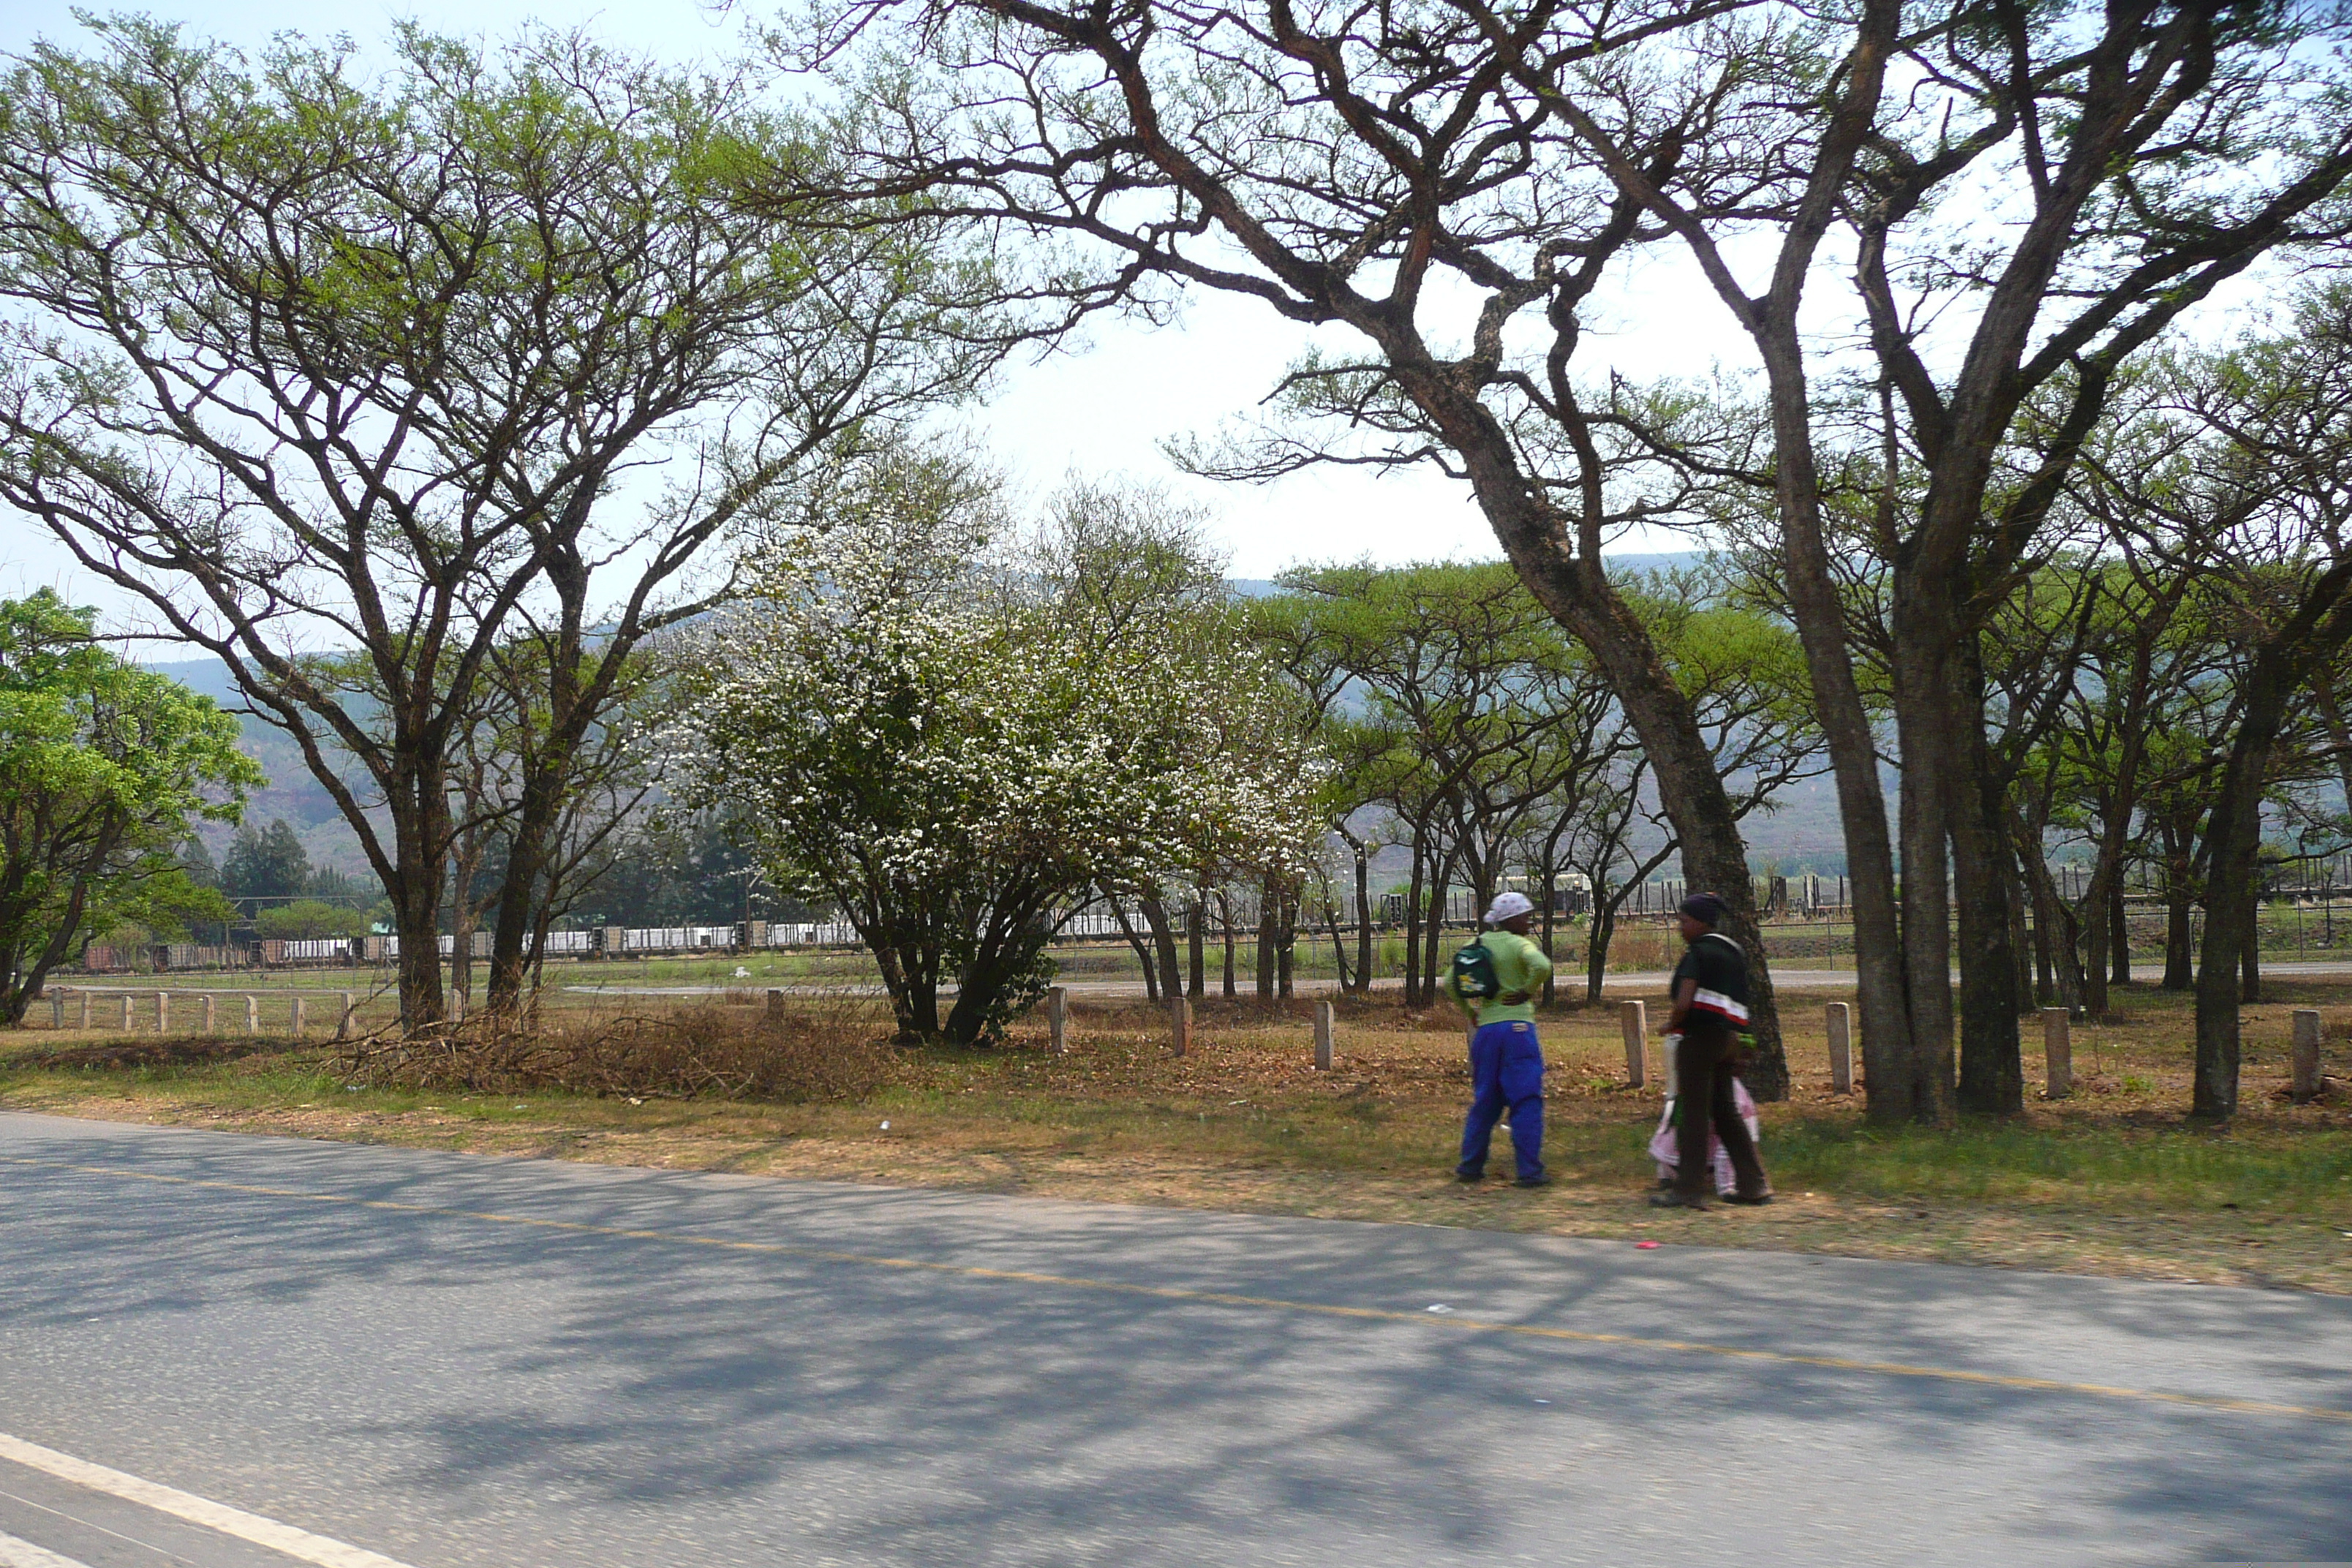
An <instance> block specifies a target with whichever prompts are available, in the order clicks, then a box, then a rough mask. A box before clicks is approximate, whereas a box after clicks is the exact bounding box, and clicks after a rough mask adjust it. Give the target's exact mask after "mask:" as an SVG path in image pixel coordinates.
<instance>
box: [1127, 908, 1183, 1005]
mask: <svg viewBox="0 0 2352 1568" xmlns="http://www.w3.org/2000/svg"><path fill="white" fill-rule="evenodd" d="M1136 901H1137V902H1138V903H1139V904H1140V905H1141V906H1142V909H1143V919H1144V923H1145V924H1146V925H1148V926H1150V929H1151V945H1152V947H1153V948H1154V949H1155V950H1156V951H1157V952H1159V954H1160V995H1162V996H1166V997H1169V998H1171V1000H1172V999H1173V998H1175V997H1177V996H1179V995H1181V994H1182V993H1183V986H1184V974H1183V970H1182V969H1181V967H1180V965H1179V962H1178V960H1177V957H1176V928H1175V927H1174V925H1173V924H1172V923H1171V921H1169V919H1168V906H1167V905H1166V904H1164V903H1162V902H1161V901H1160V893H1159V890H1158V889H1153V890H1152V891H1150V892H1149V893H1146V894H1144V895H1143V896H1142V897H1141V898H1140V899H1139V900H1136Z"/></svg>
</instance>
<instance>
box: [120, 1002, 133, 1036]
mask: <svg viewBox="0 0 2352 1568" xmlns="http://www.w3.org/2000/svg"><path fill="white" fill-rule="evenodd" d="M122 1032H123V1033H124V1034H126V1035H127V1034H129V1033H130V1032H131V993H130V992H128V991H125V992H124V993H123V994H122Z"/></svg>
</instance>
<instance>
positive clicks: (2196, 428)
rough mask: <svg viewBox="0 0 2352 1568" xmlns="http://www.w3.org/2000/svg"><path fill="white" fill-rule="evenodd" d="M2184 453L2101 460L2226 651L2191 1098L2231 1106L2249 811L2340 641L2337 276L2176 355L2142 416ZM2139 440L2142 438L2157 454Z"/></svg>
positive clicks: (2341, 426)
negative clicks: (2282, 324)
mask: <svg viewBox="0 0 2352 1568" xmlns="http://www.w3.org/2000/svg"><path fill="white" fill-rule="evenodd" d="M2156 413H2157V416H2158V418H2159V419H2160V420H2161V423H2162V426H2163V427H2164V428H2165V429H2166V430H2167V431H2168V433H2169V434H2170V436H2171V438H2172V439H2171V441H2170V443H2168V444H2167V443H2152V444H2149V445H2148V446H2147V447H2143V448H2142V449H2143V450H2164V449H2165V448H2166V447H2167V446H2168V445H2169V446H2171V447H2180V448H2185V449H2186V450H2187V452H2188V454H2189V456H2188V459H2187V460H2186V461H2183V462H2180V463H2178V464H2175V463H2174V462H2172V461H2171V460H2169V457H2168V458H2167V460H2165V461H2162V462H2160V463H2157V464H2152V465H2150V466H2149V467H2148V468H2144V469H2141V470H2139V471H2137V472H2133V471H2129V470H2120V469H2114V468H2108V469H2103V471H2102V472H2101V474H2100V479H2101V482H2102V483H2105V484H2110V485H2115V486H2117V487H2118V488H2121V489H2123V490H2124V493H2125V494H2126V497H2127V498H2128V500H2130V502H2131V503H2132V504H2131V505H2130V506H2129V507H2128V508H2120V509H2118V510H2117V512H2116V516H2117V518H2118V520H2119V521H2123V522H2124V523H2125V524H2126V526H2128V527H2130V528H2131V529H2132V530H2133V531H2134V533H2135V534H2136V535H2137V539H2138V541H2139V542H2140V543H2141V544H2142V545H2143V546H2144V547H2145V548H2147V550H2149V551H2150V552H2153V553H2156V554H2158V556H2160V557H2162V558H2165V559H2166V560H2167V561H2168V563H2174V564H2176V565H2177V566H2179V567H2184V568H2192V569H2193V568H2199V567H2201V568H2202V569H2203V570H2205V571H2207V572H2210V574H2212V575H2213V577H2214V579H2215V581H2216V584H2217V587H2219V588H2220V589H2221V593H2220V595H2219V596H2218V605H2217V608H2219V609H2220V610H2221V612H2222V613H2223V614H2226V616H2227V617H2228V623H2227V624H2228V631H2229V635H2230V637H2231V641H2232V642H2233V643H2234V644H2235V645H2236V647H2237V649H2238V653H2237V660H2236V665H2237V668H2236V669H2235V671H2234V679H2233V681H2232V682H2231V688H2232V689H2231V719H2232V720H2233V722H2231V723H2228V724H2226V725H2224V726H2222V727H2221V733H2220V734H2218V735H2217V736H2216V740H2217V742H2219V743H2218V744H2217V745H2216V747H2215V751H2216V752H2218V753H2219V754H2220V756H2221V765H2220V767H2219V770H2218V776H2217V777H2216V778H2215V780H2214V784H2213V786H2212V793H2211V795H2210V805H2209V806H2208V809H2207V810H2206V812H2205V821H2204V828H2203V834H2202V843H2201V846H2200V858H2201V860H2202V862H2203V870H2204V905H2205V930H2204V933H2203V937H2202V941H2201V942H2200V952H2199V961H2198V966H2197V1070H2196V1086H2195V1091H2194V1095H2193V1099H2192V1103H2191V1110H2192V1111H2193V1112H2194V1113H2195V1114H2197V1115H2200V1116H2204V1117H2210V1118H2216V1119H2219V1118H2224V1117H2228V1116H2231V1115H2232V1114H2234V1113H2235V1111H2236V1110H2237V1103H2238V1068H2239V1048H2238V1047H2239V1036H2238V1030H2239V1015H2238V1009H2239V1002H2240V972H2241V965H2242V961H2243V959H2244V956H2245V953H2246V951H2247V948H2248V945H2249V943H2250V942H2251V940H2252V931H2253V921H2254V917H2255V909H2256V900H2257V896H2258V894H2259V891H2260V877H2261V869H2260V865H2259V861H2260V855H2261V851H2262V826H2263V824H2262V814H2263V803H2264V801H2265V799H2266V798H2268V797H2269V795H2270V794H2271V792H2272V790H2273V785H2274V784H2275V783H2276V781H2277V780H2278V779H2279V778H2280V776H2281V775H2282V774H2283V773H2284V772H2286V771H2287V767H2288V763H2289V758H2288V757H2287V756H2286V755H2284V752H2285V751H2286V750H2287V749H2288V747H2287V746H2286V744H2284V742H2286V738H2287V737H2288V735H2289V732H2290V731H2291V728H2292V725H2293V721H2294V718H2295V714H2294V704H2295V702H2296V700H2297V699H2298V697H2299V696H2300V694H2301V693H2303V692H2304V691H2305V689H2307V687H2308V684H2309V683H2310V682H2311V680H2312V679H2313V678H2314V676H2315V674H2317V673H2319V672H2321V671H2324V670H2326V669H2328V668H2330V667H2331V666H2332V665H2334V664H2335V663H2336V661H2337V660H2338V659H2339V658H2341V657H2342V655H2343V653H2344V651H2345V649H2346V647H2347V645H2352V289H2345V288H2343V287H2342V286H2341V285H2337V286H2335V287H2333V288H2330V289H2326V290H2325V291H2323V292H2320V293H2317V294H2315V295H2313V296H2310V297H2308V298H2306V299H2305V300H2302V301H2301V302H2300V303H2299V306H2298V309H2297V310H2296V311H2295V313H2294V318H2293V320H2292V322H2291V324H2290V325H2289V327H2288V329H2287V330H2286V331H2282V332H2278V333H2276V334H2274V335H2261V336H2249V338H2248V339H2247V340H2245V341H2244V342H2241V343H2240V344H2239V345H2238V346H2236V347H2235V348H2234V349H2233V350H2231V352H2229V353H2221V354H2216V355H2211V356H2199V357H2196V358H2184V359H2183V360H2182V361H2180V362H2179V366H2178V369H2177V373H2176V374H2175V375H2174V376H2173V378H2172V394H2171V395H2170V396H2169V397H2168V399H2166V400H2165V405H2164V406H2162V407H2161V408H2160V409H2158V411H2156Z"/></svg>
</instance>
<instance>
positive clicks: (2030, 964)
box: [2001, 847, 2048, 1013]
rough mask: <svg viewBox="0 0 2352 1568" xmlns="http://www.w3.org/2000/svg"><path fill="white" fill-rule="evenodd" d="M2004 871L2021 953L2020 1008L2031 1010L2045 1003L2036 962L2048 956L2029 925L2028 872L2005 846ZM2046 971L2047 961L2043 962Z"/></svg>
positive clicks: (2014, 947)
mask: <svg viewBox="0 0 2352 1568" xmlns="http://www.w3.org/2000/svg"><path fill="white" fill-rule="evenodd" d="M2001 860H2002V866H2001V869H2002V871H2003V873H2004V874H2005V875H2006V876H2007V877H2008V879H2009V942H2010V950H2011V952H2014V953H2016V955H2017V1004H2016V1005H2017V1010H2018V1011H2019V1012H2020V1013H2031V1012H2032V1011H2033V1009H2034V1008H2036V1007H2038V1006H2040V1005H2041V997H2042V993H2041V990H2040V989H2039V988H2038V987H2037V985H2036V984H2035V981H2036V978H2037V977H2036V974H2035V965H2036V963H2037V962H2039V961H2042V960H2043V959H2044V956H2045V955H2043V954H2042V953H2040V952H2037V951H2036V944H2035V942H2034V940H2033V933H2032V931H2031V930H2030V929H2029V928H2028V927H2027V925H2026V918H2025V915H2026V910H2027V907H2028V905H2027V895H2026V891H2025V878H2024V875H2023V874H2022V873H2021V872H2020V871H2019V870H2018V868H2017V853H2016V851H2015V850H2014V849H2013V848H2011V847H2003V849H2002V853H2001ZM2047 970H2048V965H2047V963H2046V962H2043V963H2042V971H2043V973H2047Z"/></svg>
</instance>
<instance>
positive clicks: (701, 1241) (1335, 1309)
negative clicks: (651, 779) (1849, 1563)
mask: <svg viewBox="0 0 2352 1568" xmlns="http://www.w3.org/2000/svg"><path fill="white" fill-rule="evenodd" d="M0 1164H10V1165H26V1166H34V1167H37V1168H40V1169H43V1170H54V1171H71V1172H76V1173H80V1174H83V1175H92V1176H117V1177H121V1178H123V1179H126V1180H129V1181H134V1182H153V1183H158V1184H167V1185H172V1186H183V1187H199V1188H204V1189H205V1190H208V1191H213V1192H224V1193H243V1194H248V1195H250V1196H255V1197H268V1198H291V1199H294V1200H295V1201H297V1202H300V1203H315V1204H331V1205H337V1206H340V1207H346V1208H363V1209H381V1210H383V1211H385V1212H387V1213H391V1214H413V1215H432V1216H436V1217H438V1218H442V1219H467V1220H478V1221H481V1222H483V1223H486V1224H489V1225H520V1226H532V1227H535V1228H537V1229H540V1230H553V1231H564V1232H569V1233H572V1234H574V1235H580V1236H608V1237H618V1238H622V1239H625V1240H629V1241H659V1242H667V1243H669V1244H672V1245H674V1246H679V1247H717V1248H719V1249H721V1250H724V1251H730V1252H756V1253H762V1254H766V1255H768V1256H771V1257H778V1258H808V1259H811V1260H813V1261H815V1262H820V1263H845V1264H853V1265H856V1266H858V1267H862V1268H908V1269H919V1270H923V1271H925V1272H929V1273H933V1274H947V1275H953V1276H956V1277H958V1278H960V1279H1001V1280H1006V1281H1010V1282H1013V1283H1017V1284H1024V1285H1050V1286H1056V1287H1059V1288H1061V1289H1069V1290H1095V1291H1102V1292H1106V1293H1108V1294H1111V1295H1119V1296H1143V1297H1149V1298H1150V1299H1152V1300H1161V1301H1183V1302H1190V1303H1193V1304H1196V1305H1201V1306H1211V1307H1254V1308H1262V1309H1265V1310H1274V1311H1283V1312H1306V1313H1311V1314H1314V1315H1315V1316H1318V1317H1325V1318H1354V1319H1360V1320H1364V1321H1373V1322H1389V1323H1414V1324H1418V1325H1420V1326H1422V1327H1423V1328H1443V1329H1454V1330H1460V1331H1468V1332H1473V1333H1489V1334H1512V1335H1517V1336H1518V1337H1520V1338H1523V1339H1536V1340H1560V1341H1567V1342H1570V1343H1574V1344H1590V1345H1619V1346H1623V1347H1625V1348H1628V1349H1632V1350H1645V1351H1671V1352H1676V1353H1678V1354H1684V1355H1707V1356H1721V1357H1724V1358H1727V1359H1728V1360H1732V1361H1752V1362H1763V1363H1769V1364H1772V1365H1776V1366H1812V1367H1823V1368H1826V1369H1828V1370H1829V1371H1832V1372H1859V1373H1874V1374H1876V1375H1878V1376H1882V1377H1916V1378H1927V1379H1929V1380H1931V1381H1934V1382H1937V1383H1958V1384H1973V1385H1976V1386H1979V1387H1986V1388H2013V1389H2023V1390H2026V1391H2029V1392H2032V1393H2038V1394H2079V1395H2083V1396H2085V1397H2089V1398H2095V1399H2126V1400H2133V1401H2137V1402H2139V1403H2143V1404H2148V1405H2189V1406H2191V1407H2193V1408H2195V1409H2200V1410H2227V1411H2232V1412H2235V1413H2237V1414H2240V1415H2286V1416H2293V1417H2296V1418H2299V1419H2302V1420H2309V1421H2341V1422H2347V1423H2352V1410H2334V1409H2330V1408H2328V1407H2327V1406H2326V1405H2279V1404H2273V1403H2272V1402H2270V1401H2268V1400H2261V1399H2229V1398H2224V1397H2222V1396H2221V1395H2219V1394H2168V1393H2165V1392H2163V1391H2162V1390H2159V1389H2151V1388H2122V1387H2116V1386H2115V1385H2112V1384H2100V1383H2068V1382H2065V1381H2063V1379H2058V1378H2048V1377H2012V1376H2009V1375H2006V1374H2004V1373H1990V1372H1966V1371H1962V1370H1960V1369H1958V1368H1955V1367H1942V1366H1912V1365H1909V1364H1907V1363H1903V1362H1889V1361H1862V1360H1858V1359H1854V1358H1852V1357H1848V1356H1828V1355H1799V1354H1796V1353H1795V1352H1790V1351H1767V1350H1751V1349H1746V1348H1743V1347H1741V1346H1738V1345H1716V1344H1707V1343H1706V1342H1701V1341H1697V1340H1662V1339H1653V1338H1649V1337H1647V1336H1645V1335H1642V1334H1611V1333H1601V1332H1599V1331H1594V1330H1591V1329H1554V1328H1546V1327H1544V1326H1542V1325H1539V1324H1535V1323H1506V1322H1496V1321H1491V1320H1488V1319H1483V1318H1465V1317H1461V1316H1459V1315H1457V1314H1453V1313H1444V1314H1440V1313H1433V1312H1411V1311H1402V1310H1395V1309H1391V1308H1386V1307H1347V1306H1339V1305H1335V1304H1333V1303H1330V1302H1325V1301H1294V1300H1286V1299H1285V1298H1283V1297H1279V1296H1244V1295H1241V1294H1238V1293H1236V1292H1234V1291H1231V1290H1199V1289H1191V1288H1189V1287H1186V1286H1181V1285H1138V1284H1132V1283H1129V1282H1128V1281H1125V1280H1118V1279H1086V1278H1084V1277H1082V1276H1077V1275H1069V1274H1040V1273H1036V1272H1034V1271H1031V1270H1028V1269H1020V1268H982V1267H980V1266H978V1265H976V1264H965V1263H936V1262H930V1261H928V1260H926V1259H923V1258H887V1257H882V1256H879V1255H877V1254H873V1253H865V1252H844V1251H840V1250H837V1249H835V1248H832V1247H803V1246H797V1245H794V1244H793V1243H790V1242H778V1241H736V1240H731V1239H729V1238H728V1237H716V1236H697V1235H695V1234H693V1233H692V1232H682V1231H667V1230H640V1229H632V1228H629V1227H626V1226H609V1225H590V1224H588V1223H586V1222H584V1221H581V1220H567V1219H541V1218H539V1217H536V1216H534V1215H511V1214H496V1213H492V1212H490V1211H488V1210H485V1209H462V1208H451V1207H447V1206H445V1205H437V1204H404V1203H394V1202H392V1201H391V1200H389V1199H384V1198H358V1197H350V1196H346V1195H344V1194H340V1193H306V1192H299V1191H297V1190H295V1189H293V1188H290V1187H264V1186H256V1185H252V1184H247V1183H242V1182H220V1181H212V1180H208V1179H205V1178H202V1177H196V1176H170V1175H163V1174H161V1173H156V1172H152V1171H131V1170H124V1169H122V1168H121V1167H119V1166H113V1165H83V1164H75V1163H69V1162H67V1161H61V1160H28V1159H23V1158H19V1157H16V1156H13V1155H0Z"/></svg>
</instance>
